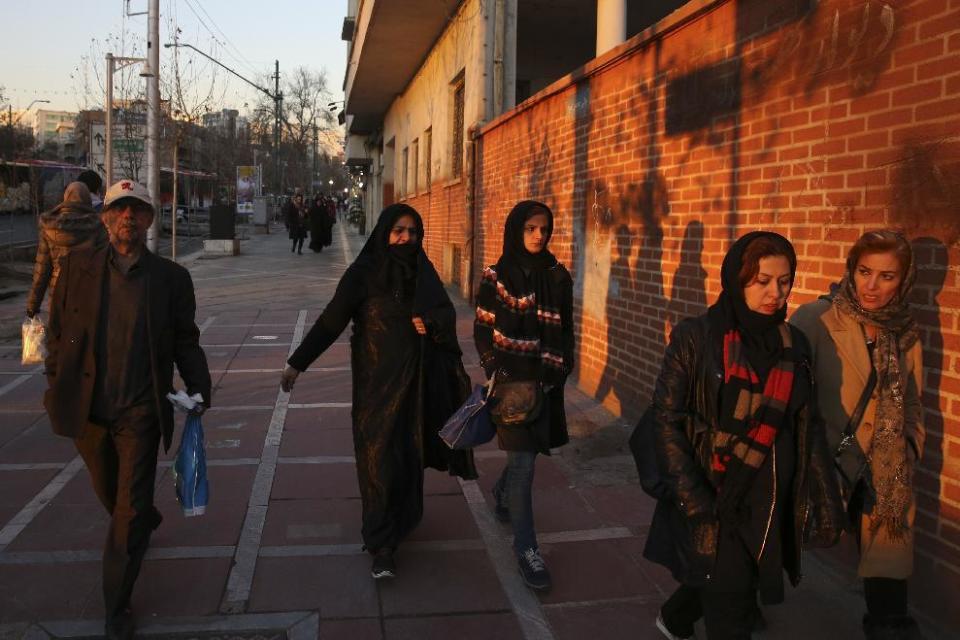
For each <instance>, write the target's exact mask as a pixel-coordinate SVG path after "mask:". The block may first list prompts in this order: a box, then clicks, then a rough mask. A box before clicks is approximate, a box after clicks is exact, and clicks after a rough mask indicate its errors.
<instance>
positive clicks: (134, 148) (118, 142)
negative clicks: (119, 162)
mask: <svg viewBox="0 0 960 640" xmlns="http://www.w3.org/2000/svg"><path fill="white" fill-rule="evenodd" d="M113 149H114V151H123V152H126V153H143V140H140V139H137V138H117V139H115V140H114V141H113Z"/></svg>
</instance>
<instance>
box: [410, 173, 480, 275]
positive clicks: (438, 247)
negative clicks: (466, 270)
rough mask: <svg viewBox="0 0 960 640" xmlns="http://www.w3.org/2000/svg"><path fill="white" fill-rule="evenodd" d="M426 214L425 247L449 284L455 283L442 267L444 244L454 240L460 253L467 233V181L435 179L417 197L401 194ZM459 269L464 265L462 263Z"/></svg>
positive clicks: (424, 219) (424, 222) (422, 214)
mask: <svg viewBox="0 0 960 640" xmlns="http://www.w3.org/2000/svg"><path fill="white" fill-rule="evenodd" d="M402 201H403V202H406V203H407V204H409V205H410V206H412V207H413V208H414V209H416V210H417V212H418V213H419V214H420V216H421V217H422V218H423V227H424V249H425V250H426V252H427V255H428V256H429V257H430V260H431V261H432V262H433V264H434V266H435V267H436V268H437V272H438V273H439V274H440V277H441V278H443V279H444V280H445V281H447V282H448V284H459V282H456V283H454V282H453V280H452V278H451V273H445V272H444V268H443V249H444V245H446V244H449V243H453V244H456V245H457V246H458V247H459V248H460V252H461V255H462V254H463V251H464V249H463V247H464V243H465V241H466V237H467V229H466V227H465V224H464V220H465V218H466V216H465V213H464V211H465V201H464V183H463V181H462V180H456V181H453V182H450V183H446V184H439V183H435V184H433V185H432V187H431V189H430V191H429V192H427V193H423V194H419V195H417V196H415V197H405V198H402ZM459 268H460V269H462V268H463V265H460V267H459Z"/></svg>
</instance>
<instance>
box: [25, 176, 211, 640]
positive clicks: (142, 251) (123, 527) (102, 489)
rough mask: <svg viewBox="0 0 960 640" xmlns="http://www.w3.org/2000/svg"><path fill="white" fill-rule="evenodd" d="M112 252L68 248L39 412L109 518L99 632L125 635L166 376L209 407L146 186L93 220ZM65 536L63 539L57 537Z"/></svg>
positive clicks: (163, 415)
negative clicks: (78, 460)
mask: <svg viewBox="0 0 960 640" xmlns="http://www.w3.org/2000/svg"><path fill="white" fill-rule="evenodd" d="M100 215H101V216H102V219H103V224H104V226H106V228H107V231H108V232H109V236H110V242H109V244H105V245H100V246H96V247H93V246H91V247H85V248H84V249H82V250H77V251H71V252H69V253H68V254H67V255H66V256H65V257H64V258H63V260H62V264H61V272H60V282H59V283H58V285H57V287H56V289H55V290H54V292H53V298H52V299H51V301H50V323H49V327H48V330H47V349H48V356H47V359H46V362H45V364H46V375H47V386H48V389H47V392H46V394H44V401H43V403H44V407H45V408H46V410H47V415H48V416H49V418H50V424H51V426H52V427H53V431H54V433H56V434H57V435H61V436H66V437H68V438H72V439H73V441H74V444H75V446H76V448H77V451H78V452H79V453H80V456H81V457H82V458H83V462H84V464H85V465H86V467H87V470H88V471H89V473H90V479H91V481H92V483H93V489H94V491H95V492H96V494H97V497H98V498H99V499H100V502H101V503H102V504H103V507H104V509H106V511H107V513H108V514H109V515H110V526H109V530H108V532H107V539H106V544H105V545H104V550H103V599H104V606H105V618H106V621H105V635H106V637H107V638H108V639H111V640H112V639H114V638H123V639H127V638H132V637H133V632H134V620H133V612H132V610H131V605H130V599H131V595H132V593H133V586H134V583H135V582H136V579H137V576H138V575H139V573H140V566H141V563H142V562H143V557H144V554H146V552H147V547H148V545H149V542H150V535H151V534H152V532H153V530H154V529H156V528H157V527H158V526H159V525H160V522H161V520H163V518H162V516H161V515H160V512H159V511H158V510H157V508H156V507H155V506H154V503H153V492H154V486H155V484H156V482H155V481H156V471H157V455H158V452H159V451H158V450H159V446H160V443H161V442H162V443H163V448H164V450H165V451H166V450H167V449H169V447H170V440H171V437H172V435H173V408H172V407H171V405H170V402H168V401H167V399H166V395H167V393H169V392H171V391H173V370H174V365H176V369H177V372H178V373H179V375H180V378H181V379H182V380H183V382H184V384H185V386H186V391H187V394H188V395H191V396H192V395H194V394H200V395H201V396H202V398H203V402H202V403H201V404H199V405H198V406H197V408H196V409H194V411H196V412H202V411H203V408H204V406H209V405H210V391H211V384H210V370H209V369H208V367H207V359H206V356H205V355H204V353H203V349H202V348H201V347H200V331H199V329H198V328H197V325H196V321H195V313H196V307H197V303H196V298H195V297H194V292H193V282H192V280H191V279H190V272H188V271H187V270H186V269H184V268H183V267H182V266H180V265H178V264H176V263H174V262H171V261H170V260H167V259H165V258H161V257H160V256H157V255H154V254H153V253H151V252H150V251H149V250H148V249H147V247H146V244H145V243H146V239H147V230H148V229H149V228H150V224H151V222H152V221H153V216H154V209H153V205H152V203H151V200H150V195H149V193H148V192H147V189H146V187H144V186H143V185H141V184H139V183H136V182H134V181H132V180H121V181H120V182H118V183H116V184H115V185H113V186H112V187H110V189H109V190H108V191H107V194H106V198H105V199H104V207H103V212H102V213H101V214H100ZM63 535H65V536H66V535H69V532H68V531H64V534H63Z"/></svg>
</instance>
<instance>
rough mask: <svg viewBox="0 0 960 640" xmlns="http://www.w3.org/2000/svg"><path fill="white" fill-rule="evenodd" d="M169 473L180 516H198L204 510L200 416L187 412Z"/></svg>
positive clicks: (204, 464) (205, 491) (205, 493)
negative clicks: (178, 446)
mask: <svg viewBox="0 0 960 640" xmlns="http://www.w3.org/2000/svg"><path fill="white" fill-rule="evenodd" d="M173 476H174V480H175V483H176V488H177V502H179V503H180V508H181V509H183V515H185V516H187V517H189V516H201V515H203V513H204V511H206V509H207V502H208V500H209V497H210V496H209V488H208V486H207V456H206V452H205V451H204V446H203V425H202V424H201V423H200V416H198V415H196V414H193V413H188V414H187V421H186V423H185V424H184V425H183V437H182V438H181V439H180V448H179V449H178V450H177V457H176V459H175V460H174V461H173Z"/></svg>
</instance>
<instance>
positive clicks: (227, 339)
mask: <svg viewBox="0 0 960 640" xmlns="http://www.w3.org/2000/svg"><path fill="white" fill-rule="evenodd" d="M246 335H247V328H246V327H222V328H221V327H216V326H213V327H210V328H208V329H207V330H206V331H204V332H203V335H201V336H200V344H202V345H203V346H204V347H208V346H216V345H222V344H240V343H241V342H243V338H244V336H246Z"/></svg>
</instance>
